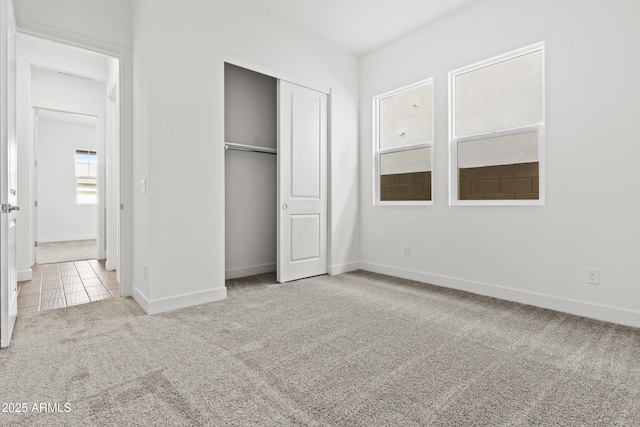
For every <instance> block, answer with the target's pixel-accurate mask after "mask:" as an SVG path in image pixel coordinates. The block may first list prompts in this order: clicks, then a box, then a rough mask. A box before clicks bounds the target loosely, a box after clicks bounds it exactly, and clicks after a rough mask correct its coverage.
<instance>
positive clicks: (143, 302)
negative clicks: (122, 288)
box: [121, 288, 149, 314]
mask: <svg viewBox="0 0 640 427" xmlns="http://www.w3.org/2000/svg"><path fill="white" fill-rule="evenodd" d="M121 293H122V292H121ZM132 296H133V299H134V300H135V301H136V302H137V303H138V305H139V306H140V308H142V309H143V310H144V312H145V313H147V314H149V300H148V299H147V297H145V296H144V295H142V292H140V291H139V290H138V288H133V295H132Z"/></svg>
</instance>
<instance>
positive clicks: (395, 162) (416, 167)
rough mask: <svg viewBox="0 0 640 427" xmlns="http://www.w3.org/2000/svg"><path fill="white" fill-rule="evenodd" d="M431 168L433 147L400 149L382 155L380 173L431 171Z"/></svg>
mask: <svg viewBox="0 0 640 427" xmlns="http://www.w3.org/2000/svg"><path fill="white" fill-rule="evenodd" d="M430 170H431V148H418V149H416V150H407V151H400V152H397V153H387V154H381V155H380V174H381V175H394V174H399V173H414V172H429V171H430Z"/></svg>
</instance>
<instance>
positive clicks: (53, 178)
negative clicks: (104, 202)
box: [36, 111, 102, 242]
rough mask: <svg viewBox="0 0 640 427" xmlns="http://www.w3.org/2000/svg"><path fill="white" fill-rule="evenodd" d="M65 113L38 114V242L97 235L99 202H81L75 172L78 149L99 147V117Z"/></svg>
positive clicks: (83, 238) (94, 236)
mask: <svg viewBox="0 0 640 427" xmlns="http://www.w3.org/2000/svg"><path fill="white" fill-rule="evenodd" d="M65 116H71V115H70V114H61V113H54V114H51V113H46V112H44V111H43V112H41V113H40V114H39V115H38V144H37V153H38V167H37V169H36V174H37V194H38V198H37V199H38V227H37V230H38V236H37V240H38V242H60V241H68V240H85V239H95V238H97V233H98V205H97V204H79V203H77V201H76V194H77V191H76V175H75V152H76V150H77V149H83V150H93V151H95V150H97V148H98V127H97V123H96V119H95V118H86V119H84V120H82V121H79V120H77V119H75V120H74V118H73V117H65ZM98 155H102V154H101V153H98Z"/></svg>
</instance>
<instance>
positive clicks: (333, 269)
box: [329, 262, 362, 276]
mask: <svg viewBox="0 0 640 427" xmlns="http://www.w3.org/2000/svg"><path fill="white" fill-rule="evenodd" d="M361 268H362V267H361V266H360V263H359V262H350V263H347V264H339V265H332V266H330V267H329V274H330V275H331V276H335V275H336V274H342V273H348V272H350V271H356V270H360V269H361Z"/></svg>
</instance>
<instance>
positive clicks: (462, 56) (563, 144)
mask: <svg viewBox="0 0 640 427" xmlns="http://www.w3.org/2000/svg"><path fill="white" fill-rule="evenodd" d="M638 16H640V2H638V1H625V0H615V1H613V2H607V3H606V5H605V4H604V3H603V2H601V1H596V0H589V1H575V0H522V1H517V2H514V1H510V0H479V1H477V2H474V3H471V4H470V5H469V6H468V7H466V8H464V9H462V10H460V11H459V12H457V13H455V14H452V15H449V16H447V17H445V18H443V19H441V20H439V21H437V22H435V23H433V24H432V25H430V26H428V27H425V28H423V29H421V30H419V31H417V32H414V33H412V34H410V35H408V36H406V37H404V38H402V39H400V40H398V41H396V42H394V43H391V44H389V45H387V46H385V47H383V48H380V49H378V50H376V51H374V52H372V53H370V54H367V55H366V56H364V57H363V58H362V60H361V73H360V77H361V86H360V88H361V96H360V101H361V102H360V110H361V120H360V129H361V133H362V134H361V156H360V159H361V162H362V163H361V168H362V172H361V188H362V198H361V204H360V208H361V218H362V225H361V248H362V260H363V266H364V267H365V268H366V269H368V270H372V271H380V272H384V273H389V274H394V275H397V276H402V277H409V278H414V279H417V280H422V281H425V282H431V283H434V284H437V285H442V286H448V287H453V288H460V289H466V290H470V291H472V292H476V293H480V294H487V295H493V296H497V297H500V298H505V299H511V300H517V301H521V302H525V303H529V304H534V305H539V306H544V307H550V308H554V309H558V310H562V311H568V312H573V313H577V314H581V315H585V316H589V317H595V318H600V319H605V320H611V321H616V322H620V323H626V324H632V325H636V326H640V286H639V285H638V278H637V274H636V271H637V269H636V266H637V263H638V256H639V254H640V227H638V218H639V217H640V199H639V198H638V197H637V194H638V188H639V187H640V175H637V174H636V173H635V170H636V166H635V163H636V159H637V158H639V157H640V144H637V143H636V142H635V141H636V140H637V137H636V136H635V135H636V133H637V120H638V117H640V85H639V84H638V79H637V76H638V75H640V57H638V55H636V54H635V52H636V51H637V41H638V40H640V26H639V25H638ZM539 41H545V42H546V156H545V157H546V182H547V187H546V191H547V193H546V206H542V207H529V206H527V207H523V206H513V207H509V206H455V207H451V206H449V205H448V197H447V196H448V180H449V164H448V134H447V132H448V131H447V126H448V117H447V111H448V94H447V73H448V71H450V70H454V69H457V68H459V67H462V66H465V65H468V64H471V63H474V62H477V61H480V60H483V59H485V58H490V57H493V56H496V55H499V54H502V53H505V52H508V51H510V50H513V49H516V48H520V47H523V46H527V45H530V44H533V43H535V42H539ZM428 77H433V78H434V85H435V86H434V89H435V92H434V94H435V143H434V153H433V154H434V175H433V180H434V195H433V197H434V206H431V207H422V206H421V207H398V206H376V207H374V206H372V201H373V185H372V179H373V170H372V164H371V163H372V162H371V158H372V157H371V156H372V145H373V144H372V133H371V129H372V117H371V114H370V113H369V112H370V111H371V105H372V104H371V102H372V97H373V96H375V95H377V94H379V93H383V92H385V91H389V90H392V89H394V88H396V87H401V86H403V85H407V84H409V83H412V82H414V81H418V80H422V79H425V78H428ZM404 244H409V245H411V256H410V257H404V256H402V247H403V245H404ZM589 267H591V268H599V269H600V271H601V285H600V286H594V285H587V284H586V283H585V281H586V269H587V268H589Z"/></svg>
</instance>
